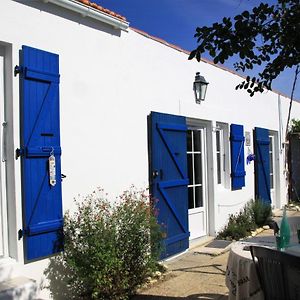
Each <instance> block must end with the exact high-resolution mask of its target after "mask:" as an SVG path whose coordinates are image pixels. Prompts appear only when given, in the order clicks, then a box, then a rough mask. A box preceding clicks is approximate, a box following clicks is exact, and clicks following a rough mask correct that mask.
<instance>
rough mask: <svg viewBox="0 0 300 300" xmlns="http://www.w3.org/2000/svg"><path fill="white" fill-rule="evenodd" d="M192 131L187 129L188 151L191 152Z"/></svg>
mask: <svg viewBox="0 0 300 300" xmlns="http://www.w3.org/2000/svg"><path fill="white" fill-rule="evenodd" d="M192 149H193V148H192V131H191V130H188V131H187V151H188V152H190V151H192Z"/></svg>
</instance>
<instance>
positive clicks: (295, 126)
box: [290, 119, 300, 133]
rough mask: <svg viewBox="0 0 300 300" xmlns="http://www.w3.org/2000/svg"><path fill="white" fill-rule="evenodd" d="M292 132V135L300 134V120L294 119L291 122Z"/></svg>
mask: <svg viewBox="0 0 300 300" xmlns="http://www.w3.org/2000/svg"><path fill="white" fill-rule="evenodd" d="M290 131H291V132H292V133H295V132H300V120H299V119H292V120H291V124H290Z"/></svg>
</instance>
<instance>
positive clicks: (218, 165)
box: [217, 153, 221, 184]
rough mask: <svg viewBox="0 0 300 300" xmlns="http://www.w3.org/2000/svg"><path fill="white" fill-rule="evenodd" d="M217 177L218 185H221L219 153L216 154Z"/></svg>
mask: <svg viewBox="0 0 300 300" xmlns="http://www.w3.org/2000/svg"><path fill="white" fill-rule="evenodd" d="M217 176H218V184H219V183H221V153H217Z"/></svg>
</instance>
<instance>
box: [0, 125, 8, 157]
mask: <svg viewBox="0 0 300 300" xmlns="http://www.w3.org/2000/svg"><path fill="white" fill-rule="evenodd" d="M6 140H7V122H3V123H2V150H1V156H2V158H1V160H2V162H5V161H6V160H7V153H6Z"/></svg>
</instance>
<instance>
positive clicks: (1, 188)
mask: <svg viewBox="0 0 300 300" xmlns="http://www.w3.org/2000/svg"><path fill="white" fill-rule="evenodd" d="M5 126H6V124H5V122H4V51H3V49H1V47H0V129H1V131H0V258H1V257H4V256H7V255H8V246H7V241H8V239H7V232H8V230H7V202H6V196H5V168H4V165H5V162H4V160H5V157H4V153H3V149H4V140H3V133H4V131H5Z"/></svg>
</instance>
